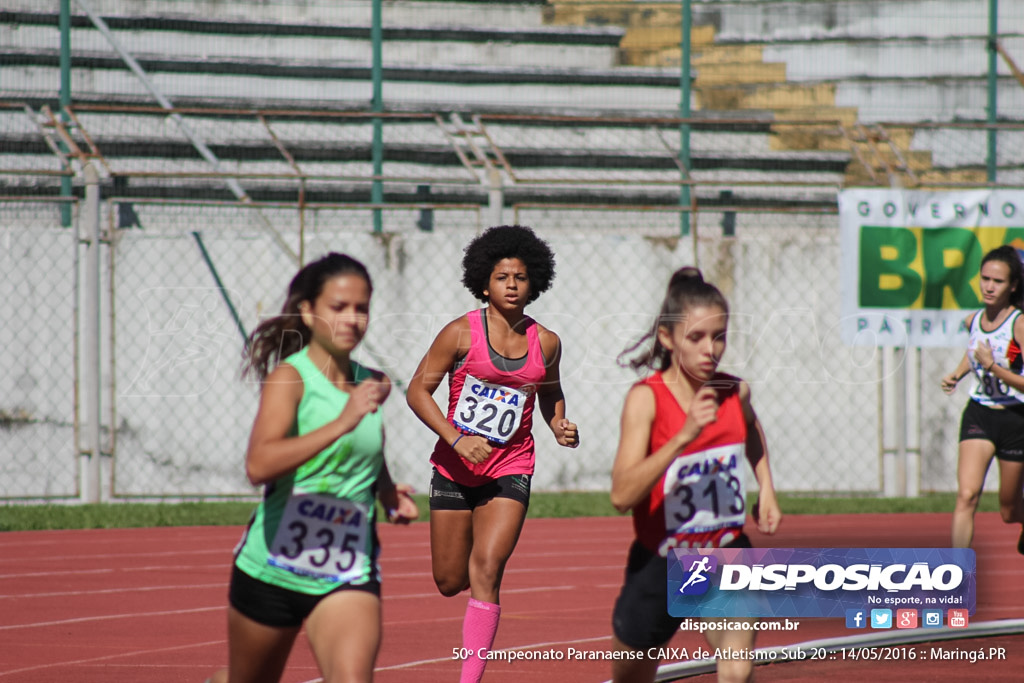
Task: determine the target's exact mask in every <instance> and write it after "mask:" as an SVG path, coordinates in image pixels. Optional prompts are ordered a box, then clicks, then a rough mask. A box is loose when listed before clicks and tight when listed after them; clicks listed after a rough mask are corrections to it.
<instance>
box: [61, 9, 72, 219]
mask: <svg viewBox="0 0 1024 683" xmlns="http://www.w3.org/2000/svg"><path fill="white" fill-rule="evenodd" d="M70 106H71V0H60V116H61V118H62V119H63V120H64V121H65V122H67V121H68V114H67V110H66V109H65V107H70ZM60 149H61V151H63V152H67V151H68V148H67V145H65V144H64V143H63V142H61V143H60ZM60 196H61V197H70V196H71V177H70V176H66V175H65V176H61V177H60ZM60 224H61V225H63V226H64V227H65V228H66V227H68V226H70V225H71V204H69V203H67V202H63V203H61V205H60Z"/></svg>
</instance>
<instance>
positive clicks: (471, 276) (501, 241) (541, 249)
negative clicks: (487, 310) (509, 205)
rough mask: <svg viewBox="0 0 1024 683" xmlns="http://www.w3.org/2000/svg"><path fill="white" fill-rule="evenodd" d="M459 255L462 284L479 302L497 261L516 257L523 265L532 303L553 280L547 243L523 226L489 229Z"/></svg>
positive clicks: (551, 259)
mask: <svg viewBox="0 0 1024 683" xmlns="http://www.w3.org/2000/svg"><path fill="white" fill-rule="evenodd" d="M464 251H465V255H464V256H463V257H462V284H464V285H465V286H466V289H468V290H469V291H470V293H471V294H472V295H473V296H475V297H476V298H477V299H479V300H480V301H487V295H485V294H484V290H485V289H487V287H488V285H489V283H490V281H491V273H492V272H494V266H495V265H497V263H498V262H499V261H501V260H502V259H507V258H517V259H519V260H520V261H522V262H523V263H524V264H525V265H526V274H527V275H528V276H529V277H530V297H529V299H527V303H530V302H533V301H535V300H536V299H537V297H539V296H540V295H541V294H543V293H544V292H546V291H547V290H548V289H549V288H550V287H551V282H552V280H554V279H555V255H554V253H553V252H552V251H551V247H549V246H548V243H547V242H545V241H544V240H542V239H541V238H539V237H537V235H535V234H534V232H533V230H531V229H530V228H528V227H526V226H523V225H501V226H497V227H493V228H488V229H487V230H485V231H484V232H482V233H481V234H480V235H478V236H477V237H476V238H474V239H473V241H472V242H470V243H469V244H467V245H466V248H465V250H464Z"/></svg>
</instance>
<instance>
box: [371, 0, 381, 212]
mask: <svg viewBox="0 0 1024 683" xmlns="http://www.w3.org/2000/svg"><path fill="white" fill-rule="evenodd" d="M383 38H384V31H383V29H382V28H381V0H373V20H372V26H371V27H370V40H371V42H372V43H373V66H372V68H371V72H372V79H373V103H372V108H373V111H374V113H380V112H382V111H384V97H383V88H382V86H381V83H382V81H383V80H384V79H383V71H384V70H383V68H382V66H381V60H382V50H381V43H382V42H383ZM383 171H384V129H383V121H381V119H380V117H374V119H373V175H374V180H373V186H372V188H371V190H370V201H371V202H373V203H374V204H378V205H379V204H383V203H384V186H383V184H382V183H381V181H380V180H379V178H380V176H381V175H382V173H383ZM383 230H384V225H383V216H382V215H381V210H380V209H379V208H376V209H374V210H373V231H374V232H382V231H383Z"/></svg>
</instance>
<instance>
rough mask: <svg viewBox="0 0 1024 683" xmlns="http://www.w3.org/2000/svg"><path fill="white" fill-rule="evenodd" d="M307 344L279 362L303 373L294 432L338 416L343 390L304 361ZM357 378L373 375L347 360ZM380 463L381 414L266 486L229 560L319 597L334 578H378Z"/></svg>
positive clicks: (248, 571)
mask: <svg viewBox="0 0 1024 683" xmlns="http://www.w3.org/2000/svg"><path fill="white" fill-rule="evenodd" d="M307 349H308V347H306V348H303V349H302V350H301V351H299V352H297V353H295V354H292V355H291V356H289V357H288V358H286V359H284V361H283V362H285V363H288V364H289V365H291V366H292V367H294V368H295V369H296V370H297V371H298V373H299V375H300V376H301V377H302V384H303V390H302V400H301V401H300V402H299V407H298V411H297V415H296V421H295V425H294V427H293V428H292V434H293V435H296V436H300V435H302V434H307V433H309V432H312V431H315V430H316V429H319V428H320V427H322V426H324V425H325V424H327V423H328V422H331V421H332V420H334V419H336V418H337V417H338V416H339V415H340V414H341V412H342V410H343V409H344V408H345V404H346V403H348V399H349V395H348V394H347V393H346V392H344V391H341V390H340V389H338V388H337V387H336V386H334V385H333V384H332V383H331V382H330V380H328V379H327V377H326V376H324V374H323V373H322V372H321V371H320V369H319V368H317V367H316V365H315V364H314V363H313V362H312V361H311V360H310V359H309V355H308V354H307ZM352 369H353V374H354V377H355V381H356V383H357V384H358V383H359V382H361V381H363V380H365V379H367V378H369V377H370V376H371V372H370V370H368V369H367V368H365V367H363V366H361V365H359V364H358V363H355V362H352ZM383 463H384V431H383V423H382V421H381V411H380V410H378V411H377V412H375V413H370V414H368V415H366V416H365V417H364V418H363V419H362V420H361V421H360V422H359V424H358V425H357V426H356V428H355V429H354V430H353V431H351V432H349V433H348V434H345V435H343V436H342V437H341V438H339V439H338V440H337V441H335V442H334V443H333V444H331V445H330V446H328V447H327V448H325V449H324V450H323V451H321V452H320V453H317V454H316V455H315V456H313V457H312V458H311V459H310V460H308V461H307V462H305V463H304V464H302V465H301V466H299V468H298V469H297V470H296V471H295V472H293V473H291V474H289V475H286V476H284V477H281V478H279V479H277V480H275V481H273V482H272V483H270V484H268V485H267V486H266V487H265V490H264V495H263V501H262V502H261V503H260V504H259V506H258V507H257V508H256V511H255V513H253V517H252V519H251V520H250V522H249V527H248V528H247V529H246V533H245V535H244V536H243V537H242V540H241V542H240V543H239V545H238V547H237V548H236V551H235V564H236V565H237V566H238V568H239V569H241V570H242V571H244V572H245V573H246V574H248V575H249V576H251V577H253V578H255V579H258V580H260V581H264V582H265V583H269V584H272V585H274V586H279V587H281V588H287V589H289V590H294V591H298V592H301V593H307V594H311V595H318V594H323V593H326V592H328V591H330V590H333V589H334V588H337V587H338V584H339V583H353V584H360V583H366V582H367V581H370V580H371V579H376V580H378V581H379V580H380V572H379V568H378V566H377V555H378V553H379V548H378V545H377V537H376V532H375V529H374V527H375V521H376V520H375V515H376V508H375V506H374V498H375V494H376V482H377V477H378V476H379V474H380V471H381V467H382V466H383Z"/></svg>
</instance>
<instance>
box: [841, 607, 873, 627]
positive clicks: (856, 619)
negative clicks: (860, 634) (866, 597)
mask: <svg viewBox="0 0 1024 683" xmlns="http://www.w3.org/2000/svg"><path fill="white" fill-rule="evenodd" d="M867 626H868V620H867V615H866V613H865V611H864V610H862V609H848V610H846V628H867Z"/></svg>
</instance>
